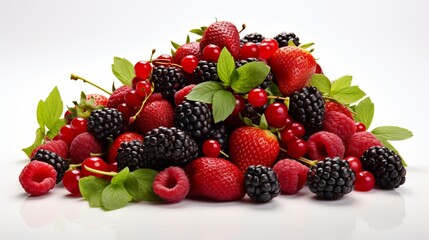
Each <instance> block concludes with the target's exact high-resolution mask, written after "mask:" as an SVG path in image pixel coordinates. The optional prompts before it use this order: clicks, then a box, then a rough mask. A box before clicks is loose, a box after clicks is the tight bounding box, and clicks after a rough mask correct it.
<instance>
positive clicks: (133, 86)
mask: <svg viewBox="0 0 429 240" xmlns="http://www.w3.org/2000/svg"><path fill="white" fill-rule="evenodd" d="M144 80H145V79H141V78H139V77H134V78H133V81H132V82H131V87H132V88H133V89H136V86H137V83H139V82H141V81H144Z"/></svg>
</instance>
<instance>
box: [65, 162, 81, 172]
mask: <svg viewBox="0 0 429 240" xmlns="http://www.w3.org/2000/svg"><path fill="white" fill-rule="evenodd" d="M80 166H82V163H79V164H69V169H67V171H69V170H73V169H76V168H78V167H80Z"/></svg>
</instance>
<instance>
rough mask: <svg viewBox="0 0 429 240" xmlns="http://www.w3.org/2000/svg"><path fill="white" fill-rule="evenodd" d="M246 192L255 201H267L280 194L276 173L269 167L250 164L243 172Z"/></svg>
mask: <svg viewBox="0 0 429 240" xmlns="http://www.w3.org/2000/svg"><path fill="white" fill-rule="evenodd" d="M244 186H245V188H246V193H247V195H248V196H249V197H250V199H251V200H253V201H255V202H260V203H264V202H268V201H270V200H271V199H273V198H275V197H277V196H278V195H279V194H280V184H279V180H278V179H277V175H276V173H275V172H274V171H273V169H271V168H270V167H266V166H262V165H257V166H253V165H252V166H250V167H248V168H247V170H246V172H245V173H244Z"/></svg>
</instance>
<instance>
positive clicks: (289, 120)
mask: <svg viewBox="0 0 429 240" xmlns="http://www.w3.org/2000/svg"><path fill="white" fill-rule="evenodd" d="M292 123H294V121H293V119H292V118H291V117H290V116H289V115H288V116H287V118H286V122H285V127H286V128H288V127H290V126H292Z"/></svg>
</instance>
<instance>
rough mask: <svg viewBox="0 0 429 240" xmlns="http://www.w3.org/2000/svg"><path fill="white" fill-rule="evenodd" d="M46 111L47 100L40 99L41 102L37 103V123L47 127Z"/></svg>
mask: <svg viewBox="0 0 429 240" xmlns="http://www.w3.org/2000/svg"><path fill="white" fill-rule="evenodd" d="M44 111H45V102H44V101H43V100H39V103H38V104H37V110H36V115H37V123H38V124H39V126H40V128H43V129H45V122H44V120H43V119H44V116H43V115H44Z"/></svg>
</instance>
